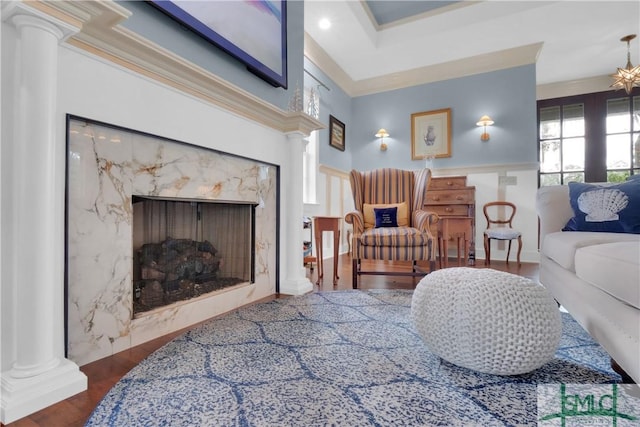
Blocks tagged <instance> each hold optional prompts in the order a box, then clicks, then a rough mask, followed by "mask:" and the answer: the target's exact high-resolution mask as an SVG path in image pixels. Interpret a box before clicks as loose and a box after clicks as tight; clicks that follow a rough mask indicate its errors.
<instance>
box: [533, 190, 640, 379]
mask: <svg viewBox="0 0 640 427" xmlns="http://www.w3.org/2000/svg"><path fill="white" fill-rule="evenodd" d="M536 208H537V212H538V217H539V218H540V283H541V284H542V285H543V286H544V287H545V288H547V289H548V290H549V292H551V294H552V295H553V296H554V298H555V299H556V300H557V301H558V302H559V303H560V304H561V305H562V306H563V307H564V308H565V309H566V310H567V311H568V312H569V313H570V314H571V315H572V316H573V318H574V319H575V320H576V321H577V322H578V323H579V324H580V325H582V327H583V328H584V329H585V330H587V331H588V332H589V334H591V336H592V337H593V338H594V339H595V340H596V341H598V342H599V343H600V344H601V345H602V346H603V347H604V349H605V350H606V351H607V352H608V353H609V355H610V356H611V358H612V359H613V361H615V362H617V365H619V366H620V367H621V368H622V369H623V370H624V371H625V372H626V373H627V374H628V376H629V377H631V379H633V381H634V382H635V383H640V234H626V233H602V232H585V231H561V230H562V228H563V227H564V226H565V224H566V223H567V221H568V220H569V219H570V218H572V217H573V210H572V209H571V205H570V202H569V188H568V186H562V185H557V186H549V187H542V188H540V189H539V190H538V192H537V197H536ZM613 361H612V366H615V362H613ZM627 380H628V379H627Z"/></svg>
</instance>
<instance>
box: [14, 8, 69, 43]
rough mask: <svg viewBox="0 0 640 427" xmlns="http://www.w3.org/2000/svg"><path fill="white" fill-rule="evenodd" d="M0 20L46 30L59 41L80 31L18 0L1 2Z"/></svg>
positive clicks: (18, 26) (19, 25)
mask: <svg viewBox="0 0 640 427" xmlns="http://www.w3.org/2000/svg"><path fill="white" fill-rule="evenodd" d="M2 20H3V21H7V22H11V23H13V25H15V26H16V27H17V28H20V27H23V26H31V27H36V28H39V29H41V30H44V31H48V32H49V33H51V34H53V35H54V36H55V37H56V38H57V39H58V40H59V41H64V40H66V39H67V38H69V37H71V36H73V35H75V34H77V33H78V32H79V31H80V28H78V27H75V26H73V25H70V24H68V23H66V22H63V21H61V20H60V19H57V18H55V17H53V16H51V15H48V14H47V13H45V12H42V11H40V10H38V9H35V8H34V7H32V6H30V5H29V3H27V2H23V1H20V0H11V1H7V2H3V4H2Z"/></svg>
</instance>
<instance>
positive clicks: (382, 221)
mask: <svg viewBox="0 0 640 427" xmlns="http://www.w3.org/2000/svg"><path fill="white" fill-rule="evenodd" d="M373 212H374V213H375V215H376V228H380V227H397V226H398V208H397V207H393V208H374V209H373Z"/></svg>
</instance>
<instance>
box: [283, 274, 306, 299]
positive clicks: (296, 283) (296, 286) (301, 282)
mask: <svg viewBox="0 0 640 427" xmlns="http://www.w3.org/2000/svg"><path fill="white" fill-rule="evenodd" d="M311 291H313V283H311V281H310V280H309V279H307V278H306V277H302V278H300V279H286V280H283V281H281V282H280V293H281V294H285V295H303V294H306V293H309V292H311Z"/></svg>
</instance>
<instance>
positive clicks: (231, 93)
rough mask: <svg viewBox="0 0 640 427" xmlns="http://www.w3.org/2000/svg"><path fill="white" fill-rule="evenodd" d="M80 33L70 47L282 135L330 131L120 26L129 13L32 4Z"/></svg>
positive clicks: (108, 6) (108, 7)
mask: <svg viewBox="0 0 640 427" xmlns="http://www.w3.org/2000/svg"><path fill="white" fill-rule="evenodd" d="M29 6H30V7H32V8H35V9H37V10H39V11H41V12H43V13H46V14H48V15H50V16H55V17H56V18H57V19H59V20H60V21H62V22H64V23H65V24H67V25H71V26H75V27H77V28H78V32H77V33H76V34H73V35H71V36H70V37H69V39H68V40H67V43H68V44H70V45H72V46H75V47H77V48H79V49H82V50H84V51H87V52H90V53H92V54H95V55H97V56H99V57H101V58H103V59H106V60H107V61H109V62H113V63H115V64H118V65H120V66H122V67H125V68H127V69H129V70H131V71H134V72H136V73H138V74H141V75H144V76H146V77H148V78H151V79H153V80H156V81H158V82H160V83H163V84H166V85H168V86H171V87H173V88H175V89H178V90H180V91H181V92H184V93H187V94H189V95H191V96H194V97H196V98H199V99H201V100H204V101H207V102H211V103H213V104H215V105H218V106H220V107H222V108H224V109H226V110H228V111H232V112H234V113H236V114H239V115H241V116H243V117H245V118H248V119H250V120H254V121H256V122H258V123H262V124H264V125H266V126H269V127H271V128H273V129H276V130H279V131H281V132H285V133H287V132H301V133H303V134H306V135H309V134H310V133H311V132H312V131H313V130H316V129H323V128H325V127H326V126H325V125H323V124H322V123H321V122H319V121H318V120H316V119H314V118H313V117H311V116H309V115H307V114H304V113H301V112H289V111H284V110H282V109H280V108H278V107H276V106H274V105H272V104H270V103H268V102H266V101H264V100H262V99H260V98H258V97H256V96H254V95H252V94H251V93H249V92H247V91H245V90H243V89H241V88H239V87H237V86H235V85H233V84H231V83H229V82H227V81H225V80H224V79H222V78H220V77H218V76H216V75H215V74H213V73H211V72H209V71H207V70H205V69H203V68H201V67H198V66H197V65H195V64H193V63H191V62H189V61H187V60H185V59H184V58H181V57H180V56H178V55H176V54H174V53H172V52H170V51H168V50H167V49H164V48H162V47H160V46H158V45H157V44H155V43H153V42H151V41H149V40H147V39H145V38H143V37H141V36H140V35H138V34H137V33H135V32H133V31H131V30H129V29H127V28H124V27H123V26H121V25H119V24H120V23H121V22H122V21H124V20H126V19H127V18H129V16H130V15H131V12H129V10H127V9H126V8H125V7H123V6H121V5H119V4H117V3H115V2H113V1H100V2H79V1H67V0H64V1H52V2H41V1H34V2H29Z"/></svg>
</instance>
